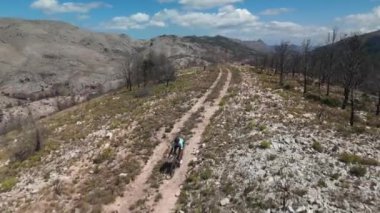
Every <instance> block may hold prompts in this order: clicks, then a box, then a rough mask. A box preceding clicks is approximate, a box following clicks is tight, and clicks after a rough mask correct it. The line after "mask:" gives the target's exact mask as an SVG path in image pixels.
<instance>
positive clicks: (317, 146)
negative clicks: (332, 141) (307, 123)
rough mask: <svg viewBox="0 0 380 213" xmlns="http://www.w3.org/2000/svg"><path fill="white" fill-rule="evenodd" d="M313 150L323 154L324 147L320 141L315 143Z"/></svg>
mask: <svg viewBox="0 0 380 213" xmlns="http://www.w3.org/2000/svg"><path fill="white" fill-rule="evenodd" d="M312 148H313V149H314V150H315V151H317V152H323V149H324V148H323V146H322V145H321V143H319V142H318V141H314V143H313V145H312Z"/></svg>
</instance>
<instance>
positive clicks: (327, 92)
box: [326, 76, 330, 96]
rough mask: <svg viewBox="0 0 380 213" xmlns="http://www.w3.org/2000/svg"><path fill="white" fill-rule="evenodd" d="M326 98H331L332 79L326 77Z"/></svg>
mask: <svg viewBox="0 0 380 213" xmlns="http://www.w3.org/2000/svg"><path fill="white" fill-rule="evenodd" d="M326 96H330V77H329V76H327V77H326Z"/></svg>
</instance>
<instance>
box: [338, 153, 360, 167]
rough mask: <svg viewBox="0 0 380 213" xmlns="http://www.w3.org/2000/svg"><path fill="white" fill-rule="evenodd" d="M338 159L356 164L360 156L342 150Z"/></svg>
mask: <svg viewBox="0 0 380 213" xmlns="http://www.w3.org/2000/svg"><path fill="white" fill-rule="evenodd" d="M339 160H340V161H341V162H343V163H347V164H348V163H350V164H356V163H359V162H360V160H361V157H360V156H358V155H355V154H351V153H348V152H343V153H341V154H340V155H339Z"/></svg>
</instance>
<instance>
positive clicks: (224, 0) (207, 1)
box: [158, 0, 244, 9]
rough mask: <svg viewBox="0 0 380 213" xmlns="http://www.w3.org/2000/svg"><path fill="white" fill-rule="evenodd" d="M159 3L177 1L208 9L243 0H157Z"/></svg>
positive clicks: (189, 6)
mask: <svg viewBox="0 0 380 213" xmlns="http://www.w3.org/2000/svg"><path fill="white" fill-rule="evenodd" d="M158 1H159V2H160V3H168V2H178V3H179V4H181V5H183V6H185V7H188V8H193V9H208V8H214V7H220V6H223V5H228V4H234V3H237V2H242V1H244V0H158Z"/></svg>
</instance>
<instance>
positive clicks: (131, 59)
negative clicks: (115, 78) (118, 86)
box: [121, 55, 137, 91]
mask: <svg viewBox="0 0 380 213" xmlns="http://www.w3.org/2000/svg"><path fill="white" fill-rule="evenodd" d="M136 57H137V56H136V55H135V56H133V55H131V56H127V57H126V58H125V60H124V62H123V63H122V67H121V74H122V76H123V79H124V83H125V86H126V87H127V88H128V89H129V91H132V75H133V68H134V63H136V60H135V58H136Z"/></svg>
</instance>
